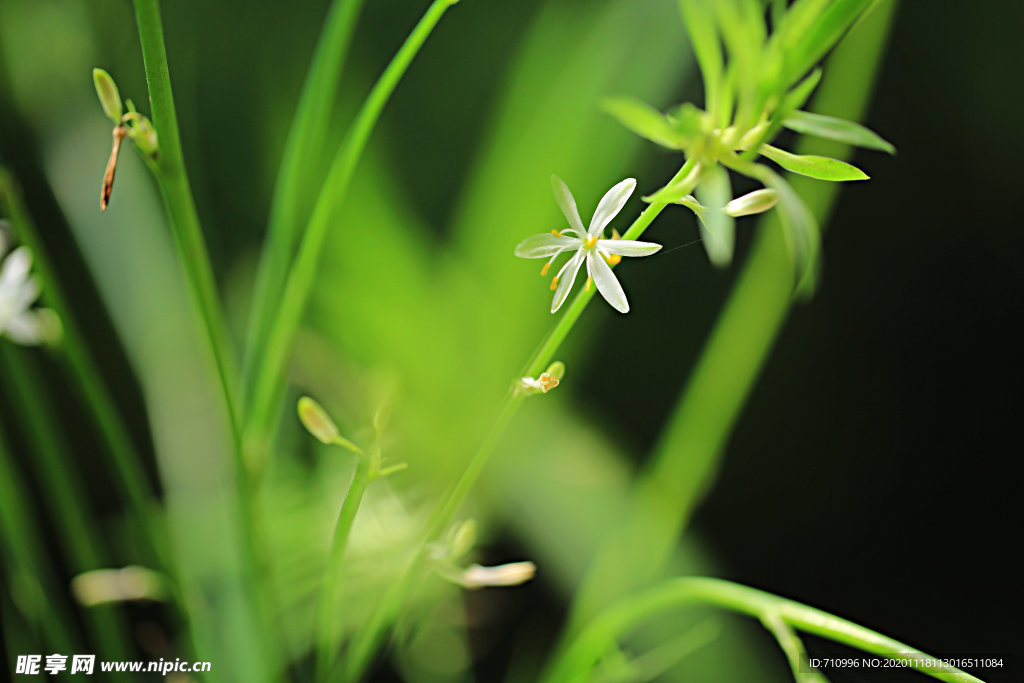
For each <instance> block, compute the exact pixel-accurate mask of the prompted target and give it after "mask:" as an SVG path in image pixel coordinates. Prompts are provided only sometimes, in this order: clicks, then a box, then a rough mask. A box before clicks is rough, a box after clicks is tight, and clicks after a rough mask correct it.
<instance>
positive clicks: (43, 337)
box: [0, 247, 60, 346]
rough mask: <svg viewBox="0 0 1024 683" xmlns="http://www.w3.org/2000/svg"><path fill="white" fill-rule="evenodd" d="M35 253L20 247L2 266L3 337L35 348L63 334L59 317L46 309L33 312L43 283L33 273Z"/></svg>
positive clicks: (0, 332)
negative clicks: (31, 271) (30, 272)
mask: <svg viewBox="0 0 1024 683" xmlns="http://www.w3.org/2000/svg"><path fill="white" fill-rule="evenodd" d="M31 268H32V254H31V252H29V250H28V248H27V247H18V248H17V249H15V250H14V251H12V252H11V253H10V254H8V256H7V258H5V259H4V261H3V266H2V267H0V337H3V336H6V337H7V338H9V339H10V340H11V341H13V342H15V343H17V344H24V345H26V346H34V345H37V344H42V343H44V342H47V341H51V340H53V339H55V338H56V337H57V336H58V335H59V334H60V321H59V320H58V319H57V316H56V314H55V313H54V312H53V311H51V310H49V309H45V308H40V309H34V310H33V309H31V308H30V307H31V306H32V304H33V303H35V300H36V299H37V298H38V297H39V282H38V281H37V280H36V279H35V278H34V277H32V276H31V275H30V274H29V271H30V270H31Z"/></svg>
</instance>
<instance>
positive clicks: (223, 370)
mask: <svg viewBox="0 0 1024 683" xmlns="http://www.w3.org/2000/svg"><path fill="white" fill-rule="evenodd" d="M133 4H134V7H135V16H136V23H137V24H138V30H139V42H140V44H141V46H142V58H143V62H144V63H145V68H146V82H147V84H148V87H149V98H150V102H151V105H152V108H153V125H154V127H155V128H156V131H157V136H158V139H159V149H160V153H159V157H158V158H157V160H156V164H155V175H156V179H157V183H158V185H159V186H160V190H161V193H162V194H163V198H164V206H165V208H166V210H167V213H168V216H169V218H170V223H171V228H172V232H173V233H174V237H175V244H176V246H177V248H178V255H179V260H180V261H181V264H182V267H183V268H184V269H185V273H186V276H187V280H188V283H189V290H190V292H191V294H192V298H193V302H194V304H195V306H196V308H197V310H198V312H199V314H200V318H201V319H202V322H203V325H204V329H205V331H206V336H207V341H208V344H209V347H210V350H211V353H212V355H213V360H214V365H215V366H216V371H217V376H218V379H219V381H220V386H221V390H222V392H223V400H224V405H225V411H226V413H227V419H228V422H229V425H230V427H231V434H232V438H233V448H232V455H233V456H234V468H235V472H234V474H235V481H236V489H237V490H236V494H237V496H236V502H237V505H238V519H237V520H236V522H237V524H238V527H239V530H240V533H241V541H242V551H243V553H244V560H245V561H244V563H243V567H242V574H241V577H240V578H241V580H242V582H243V584H244V594H245V595H246V598H247V599H248V600H249V602H250V603H251V604H252V607H253V610H252V611H253V614H255V615H256V620H257V622H258V623H257V624H256V627H257V629H258V630H260V631H262V632H263V635H262V639H263V640H264V641H265V642H267V643H268V644H269V643H276V642H281V641H282V639H281V638H279V637H277V636H272V635H270V634H271V633H273V632H274V631H275V630H276V628H277V627H278V626H279V621H278V620H277V619H276V618H275V616H274V615H275V613H276V609H275V608H274V605H275V602H276V598H275V595H274V593H273V591H272V590H271V589H270V587H269V585H266V586H264V585H263V584H264V583H265V582H264V578H265V577H266V575H267V573H268V572H269V568H268V566H267V562H268V558H269V553H268V552H266V550H265V549H266V545H267V544H266V539H265V538H264V536H263V531H262V528H261V524H260V514H259V513H260V511H259V508H258V505H257V502H256V498H255V491H254V487H253V485H252V484H253V482H252V481H251V478H250V477H249V473H248V470H247V468H246V466H245V462H244V459H243V450H242V440H241V431H240V427H239V424H240V423H239V415H238V413H237V404H236V401H235V381H234V369H233V368H234V365H233V354H232V352H231V344H230V337H229V335H228V331H227V324H226V322H225V318H224V314H223V311H222V309H221V306H220V300H219V298H218V294H217V283H216V279H215V278H214V274H213V267H212V266H211V264H210V257H209V254H208V252H207V249H206V244H205V242H204V240H203V234H202V229H201V227H200V224H199V215H198V212H197V211H196V207H195V201H194V200H193V197H192V189H191V187H190V186H189V182H188V176H187V174H186V171H185V162H184V156H183V154H182V151H181V139H180V135H179V133H178V123H177V114H176V113H175V109H174V98H173V95H172V92H171V82H170V73H169V71H168V66H167V52H166V49H165V46H164V35H163V24H162V21H161V18H160V4H159V1H158V0H133ZM267 583H269V582H267ZM265 653H266V654H267V655H268V656H270V657H271V658H276V657H277V655H278V654H279V651H278V648H275V647H268V648H267V649H266V650H265ZM270 667H271V671H270V672H269V675H270V676H271V677H276V676H277V675H279V674H280V672H281V670H282V668H283V663H282V662H279V661H271V663H270Z"/></svg>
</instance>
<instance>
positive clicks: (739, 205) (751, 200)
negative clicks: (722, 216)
mask: <svg viewBox="0 0 1024 683" xmlns="http://www.w3.org/2000/svg"><path fill="white" fill-rule="evenodd" d="M778 201H779V196H778V193H777V192H775V190H771V189H768V188H765V189H761V190H754V191H753V192H750V193H747V194H745V195H743V196H742V197H737V198H736V199H733V200H732V201H731V202H729V203H728V204H726V205H725V213H726V214H727V215H729V216H732V217H733V218H739V217H740V216H750V215H753V214H755V213H764V212H765V211H767V210H768V209H771V208H772V207H774V206H775V204H776V203H778Z"/></svg>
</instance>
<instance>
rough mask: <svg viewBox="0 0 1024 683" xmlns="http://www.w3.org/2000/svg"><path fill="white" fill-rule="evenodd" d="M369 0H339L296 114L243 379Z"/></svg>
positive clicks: (280, 281)
mask: <svg viewBox="0 0 1024 683" xmlns="http://www.w3.org/2000/svg"><path fill="white" fill-rule="evenodd" d="M363 2H364V0H334V3H333V4H332V5H331V9H330V12H329V14H328V16H327V20H326V22H325V23H324V28H323V31H322V33H321V34H320V39H319V41H318V42H317V46H316V53H315V54H314V55H313V61H312V63H311V64H310V66H309V72H308V74H307V75H306V82H305V84H304V85H303V88H302V95H301V96H300V98H299V104H298V106H297V107H296V109H295V118H294V120H293V121H292V126H291V129H290V130H289V132H288V140H287V142H286V143H285V149H284V156H283V157H282V159H281V167H280V170H279V171H278V176H277V185H276V187H275V188H274V197H273V201H272V203H271V211H270V222H269V226H268V228H267V237H266V241H265V244H264V247H263V250H262V251H261V253H260V266H259V271H258V272H257V275H256V285H255V290H254V292H253V301H252V307H251V311H252V312H251V314H250V319H249V332H248V337H247V339H246V350H245V359H244V366H243V372H242V378H243V382H245V381H248V380H249V379H251V377H252V374H253V366H252V364H253V363H254V362H255V361H256V358H258V357H259V354H260V353H261V352H262V351H263V349H264V347H265V345H266V339H267V335H268V334H269V332H270V322H271V321H272V320H273V313H274V311H275V310H277V306H278V303H279V301H280V296H281V291H282V289H283V288H284V281H285V278H286V277H287V274H288V266H289V265H290V264H291V262H292V259H293V258H294V256H295V245H296V242H297V240H298V232H299V227H300V223H301V222H302V218H301V216H302V213H303V211H308V210H309V207H308V206H307V204H308V202H307V201H306V197H307V195H308V194H309V192H310V188H313V187H316V186H318V185H319V183H318V182H317V180H318V178H316V173H317V171H318V170H319V168H320V164H319V163H316V161H319V160H320V158H321V156H322V149H321V146H322V144H323V140H324V137H325V135H326V130H327V124H328V121H329V120H330V115H331V110H332V108H333V106H334V103H335V99H336V94H337V90H338V86H339V84H340V82H341V73H342V70H343V68H344V65H345V61H346V60H345V58H346V55H347V53H348V48H349V45H350V43H351V42H352V33H353V30H354V28H355V25H356V20H357V19H358V17H359V12H360V10H361V8H362V6H363Z"/></svg>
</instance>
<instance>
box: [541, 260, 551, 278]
mask: <svg viewBox="0 0 1024 683" xmlns="http://www.w3.org/2000/svg"><path fill="white" fill-rule="evenodd" d="M549 270H551V262H550V261H548V262H547V263H545V264H544V267H543V268H541V269H540V276H541V277H544V276H545V275H547V274H548V271H549Z"/></svg>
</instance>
